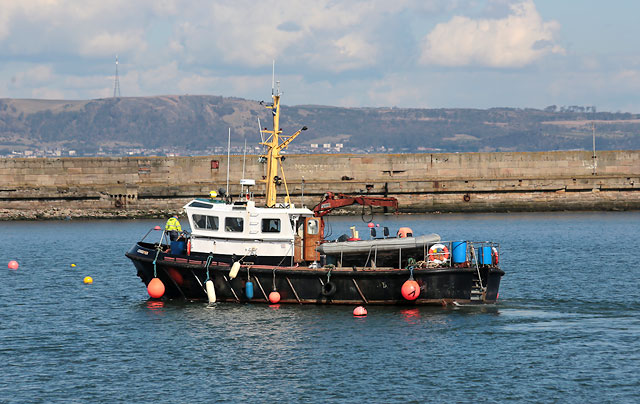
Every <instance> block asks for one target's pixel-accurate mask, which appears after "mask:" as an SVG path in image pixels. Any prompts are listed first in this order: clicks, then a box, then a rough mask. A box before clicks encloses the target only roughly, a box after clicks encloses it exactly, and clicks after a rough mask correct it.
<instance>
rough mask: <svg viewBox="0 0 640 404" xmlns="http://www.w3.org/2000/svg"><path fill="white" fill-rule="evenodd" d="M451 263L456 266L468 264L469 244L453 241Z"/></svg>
mask: <svg viewBox="0 0 640 404" xmlns="http://www.w3.org/2000/svg"><path fill="white" fill-rule="evenodd" d="M451 249H452V250H453V251H452V252H451V262H453V263H454V264H462V263H463V262H467V242H466V241H453V242H451Z"/></svg>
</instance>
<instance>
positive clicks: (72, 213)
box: [0, 208, 175, 221]
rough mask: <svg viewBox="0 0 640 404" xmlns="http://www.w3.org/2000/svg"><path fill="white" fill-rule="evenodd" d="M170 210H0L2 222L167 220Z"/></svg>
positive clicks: (171, 212)
mask: <svg viewBox="0 0 640 404" xmlns="http://www.w3.org/2000/svg"><path fill="white" fill-rule="evenodd" d="M174 213H175V212H173V211H170V210H133V209H127V210H124V209H121V210H114V209H109V210H106V209H60V208H50V209H34V210H31V211H23V210H13V209H0V221H20V220H25V221H34V220H72V219H166V218H167V217H170V216H171V215H173V214H174Z"/></svg>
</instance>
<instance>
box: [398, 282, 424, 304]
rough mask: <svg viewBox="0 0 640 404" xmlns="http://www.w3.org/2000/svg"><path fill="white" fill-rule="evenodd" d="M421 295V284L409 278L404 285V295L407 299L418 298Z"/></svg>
mask: <svg viewBox="0 0 640 404" xmlns="http://www.w3.org/2000/svg"><path fill="white" fill-rule="evenodd" d="M418 296H420V285H418V282H416V281H414V280H413V279H409V280H408V281H406V282H405V283H404V284H403V285H402V297H404V298H405V299H407V300H416V299H417V298H418Z"/></svg>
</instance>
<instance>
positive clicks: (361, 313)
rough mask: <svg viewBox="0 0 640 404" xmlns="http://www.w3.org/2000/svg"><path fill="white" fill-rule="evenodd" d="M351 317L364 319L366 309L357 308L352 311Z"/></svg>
mask: <svg viewBox="0 0 640 404" xmlns="http://www.w3.org/2000/svg"><path fill="white" fill-rule="evenodd" d="M353 315H354V317H365V316H366V315H367V309H365V308H364V307H363V306H358V307H356V308H355V309H353Z"/></svg>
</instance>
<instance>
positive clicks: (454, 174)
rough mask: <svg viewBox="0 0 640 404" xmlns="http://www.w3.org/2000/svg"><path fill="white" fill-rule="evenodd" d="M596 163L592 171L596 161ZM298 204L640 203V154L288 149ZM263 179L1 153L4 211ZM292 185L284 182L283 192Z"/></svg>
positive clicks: (175, 166)
mask: <svg viewBox="0 0 640 404" xmlns="http://www.w3.org/2000/svg"><path fill="white" fill-rule="evenodd" d="M594 163H595V168H594ZM284 166H285V170H286V171H285V174H286V182H287V184H288V188H289V193H290V194H291V197H292V201H293V202H294V203H296V204H300V203H301V202H302V201H304V204H306V205H307V206H310V207H313V206H314V205H315V204H316V203H318V202H319V201H320V199H321V198H322V195H323V194H324V193H325V192H327V191H332V192H335V193H349V194H352V193H368V194H371V195H378V196H393V197H396V198H398V200H399V203H400V210H401V211H402V212H505V211H550V210H638V209H640V151H639V150H633V151H602V152H598V153H597V158H595V159H594V158H593V157H592V153H591V152H585V151H559V152H535V153H534V152H532V153H528V152H518V153H516V152H513V153H511V152H509V153H504V152H502V153H433V154H424V153H422V154H369V155H360V154H324V155H288V156H286V160H285V161H284ZM227 168H229V174H230V175H229V190H230V193H231V194H232V195H234V196H236V197H237V196H238V195H239V194H240V192H241V190H240V185H239V183H240V179H241V178H242V177H243V174H242V173H243V171H244V178H253V179H256V186H255V187H252V191H253V192H254V194H255V197H256V199H257V200H258V203H259V201H260V200H263V198H264V184H263V183H260V182H259V181H260V179H262V178H264V165H262V164H260V163H259V162H258V156H255V155H250V156H246V157H243V156H241V155H240V156H238V155H235V156H230V159H227V156H226V155H223V156H200V157H91V158H35V159H12V158H4V159H0V218H3V219H34V218H50V217H51V218H54V217H67V216H69V217H147V216H163V215H166V214H168V213H170V212H175V211H177V210H179V209H180V208H181V207H182V206H183V205H184V204H185V203H187V202H188V201H189V200H190V199H192V198H194V197H207V196H208V195H209V191H210V190H216V189H218V188H220V187H223V188H226V183H227ZM284 192H285V190H284V186H280V187H279V196H281V195H283V194H284Z"/></svg>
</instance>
